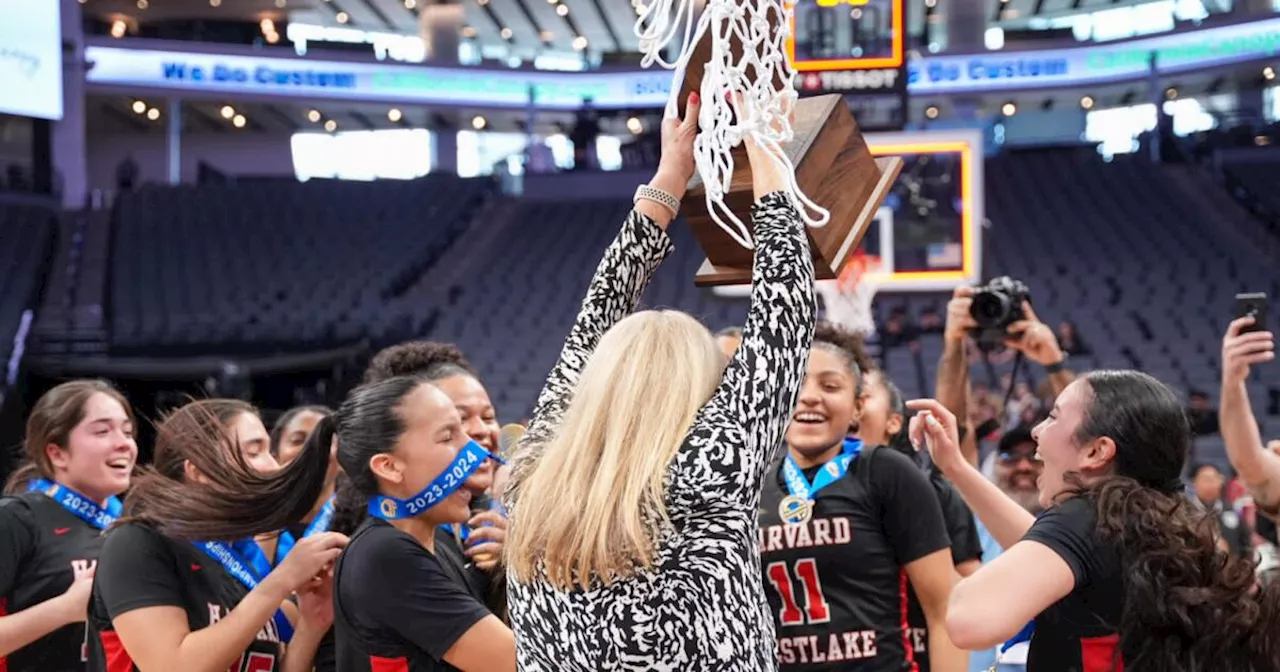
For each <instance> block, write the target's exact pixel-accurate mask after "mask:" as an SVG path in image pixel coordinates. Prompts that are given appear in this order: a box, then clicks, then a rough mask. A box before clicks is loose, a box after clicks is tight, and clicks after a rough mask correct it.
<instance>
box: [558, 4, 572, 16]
mask: <svg viewBox="0 0 1280 672" xmlns="http://www.w3.org/2000/svg"><path fill="white" fill-rule="evenodd" d="M556 14H559V15H560V16H569V5H556Z"/></svg>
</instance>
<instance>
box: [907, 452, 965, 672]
mask: <svg viewBox="0 0 1280 672" xmlns="http://www.w3.org/2000/svg"><path fill="white" fill-rule="evenodd" d="M928 477H929V483H930V484H931V485H932V486H933V491H934V493H935V494H936V495H937V496H938V505H939V506H941V507H942V520H943V522H944V523H945V524H946V526H947V536H948V537H950V538H951V562H952V564H955V565H959V564H960V563H963V562H968V561H970V560H981V559H982V540H981V539H979V538H978V526H977V524H976V523H975V522H974V519H973V511H972V510H971V509H970V508H969V505H968V504H965V503H964V498H962V497H961V496H960V493H959V492H958V491H956V487H955V486H954V485H951V482H950V481H948V480H947V479H946V477H944V476H943V475H942V474H939V473H938V472H936V471H929V472H928ZM907 622H908V623H909V624H910V625H911V642H912V644H913V645H914V646H915V655H916V662H917V663H918V664H919V666H920V672H929V669H930V667H929V621H928V619H926V618H925V616H924V608H923V607H921V606H920V599H919V598H918V597H917V596H916V591H915V589H914V588H912V587H911V586H910V585H909V584H908V587H907Z"/></svg>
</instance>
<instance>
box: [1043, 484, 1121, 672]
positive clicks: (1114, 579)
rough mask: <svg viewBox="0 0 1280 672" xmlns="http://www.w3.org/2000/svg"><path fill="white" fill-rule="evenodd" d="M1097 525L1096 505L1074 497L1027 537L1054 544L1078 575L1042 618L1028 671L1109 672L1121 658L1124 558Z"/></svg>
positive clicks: (1048, 513) (1050, 512)
mask: <svg viewBox="0 0 1280 672" xmlns="http://www.w3.org/2000/svg"><path fill="white" fill-rule="evenodd" d="M1095 521H1096V518H1095V514H1094V508H1093V502H1091V501H1090V500H1088V499H1086V498H1084V497H1073V498H1071V499H1069V500H1067V501H1065V502H1063V503H1062V504H1059V505H1058V506H1055V507H1053V508H1052V509H1049V510H1048V511H1045V512H1044V513H1043V514H1041V516H1040V518H1039V519H1038V520H1036V522H1035V524H1034V525H1032V526H1031V530H1030V531H1028V532H1027V535H1026V536H1025V537H1023V539H1024V540H1027V541H1035V542H1039V543H1041V544H1044V545H1045V546H1048V547H1049V549H1050V550H1052V551H1053V552H1054V553H1057V554H1058V556H1059V557H1061V558H1062V559H1063V560H1065V561H1066V563H1067V565H1068V566H1069V567H1071V573H1072V574H1073V575H1074V576H1075V588H1074V589H1073V590H1072V591H1071V593H1070V594H1068V595H1067V596H1066V597H1064V598H1062V599H1061V600H1060V601H1058V602H1057V603H1056V604H1054V605H1053V606H1051V607H1049V608H1048V609H1046V610H1044V611H1043V612H1041V613H1040V615H1039V616H1036V630H1035V635H1033V636H1032V638H1031V648H1030V651H1029V652H1028V657H1027V670H1028V672H1108V671H1110V670H1111V669H1112V665H1113V662H1118V661H1119V660H1120V657H1119V656H1120V651H1119V636H1118V634H1117V633H1118V626H1119V623H1120V615H1121V611H1122V610H1123V609H1124V581H1123V574H1122V571H1121V564H1120V556H1119V553H1117V551H1116V549H1115V548H1114V547H1113V546H1110V545H1108V544H1104V543H1103V542H1102V541H1101V540H1100V539H1099V538H1098V535H1097V532H1096V531H1095ZM1116 667H1117V668H1118V667H1119V665H1116Z"/></svg>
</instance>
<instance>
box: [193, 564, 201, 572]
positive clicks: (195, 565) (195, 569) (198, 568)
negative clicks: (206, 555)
mask: <svg viewBox="0 0 1280 672" xmlns="http://www.w3.org/2000/svg"><path fill="white" fill-rule="evenodd" d="M191 571H193V572H198V571H200V565H197V564H196V563H194V562H193V563H191Z"/></svg>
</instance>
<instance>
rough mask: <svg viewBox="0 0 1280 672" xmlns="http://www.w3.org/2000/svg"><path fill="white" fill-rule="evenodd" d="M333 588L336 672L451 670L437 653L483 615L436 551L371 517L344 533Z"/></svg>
mask: <svg viewBox="0 0 1280 672" xmlns="http://www.w3.org/2000/svg"><path fill="white" fill-rule="evenodd" d="M435 544H436V548H437V551H438V550H439V545H440V544H439V537H438V536H437V537H436V540H435ZM333 590H334V605H333V620H334V628H335V630H336V631H337V634H338V669H340V670H342V671H343V672H444V671H449V670H454V669H456V668H454V667H453V666H451V665H449V664H448V663H446V662H444V654H445V653H447V652H448V651H449V648H450V647H452V646H453V644H454V642H456V641H458V638H459V637H461V636H462V635H463V634H464V633H466V631H467V630H469V629H471V627H472V626H473V625H475V624H476V623H478V622H479V621H480V620H481V619H483V618H485V617H486V616H489V615H490V613H489V610H488V609H487V608H485V606H484V604H482V603H481V602H480V601H479V600H477V599H476V598H474V597H473V596H472V595H471V594H470V593H469V592H468V591H467V589H466V587H465V586H464V585H461V584H459V583H458V582H457V581H456V580H455V579H454V578H453V577H452V576H450V574H449V573H448V571H446V570H445V568H444V567H443V563H442V562H441V561H440V560H439V559H438V558H437V557H436V556H435V555H433V554H432V553H431V552H430V551H428V550H427V549H425V548H423V547H422V544H420V543H418V541H417V540H416V539H414V538H413V537H411V536H409V535H407V534H405V533H404V532H401V531H400V530H397V529H396V528H394V527H392V526H391V525H390V524H388V523H387V522H386V521H384V520H380V519H377V518H371V519H369V520H366V521H365V522H364V523H362V524H361V525H360V527H359V528H358V529H357V530H356V532H355V534H353V535H351V541H350V542H349V543H348V544H347V548H346V550H345V551H343V553H342V557H341V558H339V559H338V566H337V569H336V570H335V571H334V589H333Z"/></svg>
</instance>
